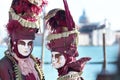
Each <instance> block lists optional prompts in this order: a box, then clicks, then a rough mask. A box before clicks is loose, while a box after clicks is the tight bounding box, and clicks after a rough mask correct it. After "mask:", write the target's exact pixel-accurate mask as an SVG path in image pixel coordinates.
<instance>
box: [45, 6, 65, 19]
mask: <svg viewBox="0 0 120 80" xmlns="http://www.w3.org/2000/svg"><path fill="white" fill-rule="evenodd" d="M60 10H63V9H60V8H56V9H52V10H50V11H49V12H48V13H47V15H46V16H45V17H44V19H46V20H47V19H50V18H51V17H53V16H55V14H56V13H57V12H58V11H60Z"/></svg>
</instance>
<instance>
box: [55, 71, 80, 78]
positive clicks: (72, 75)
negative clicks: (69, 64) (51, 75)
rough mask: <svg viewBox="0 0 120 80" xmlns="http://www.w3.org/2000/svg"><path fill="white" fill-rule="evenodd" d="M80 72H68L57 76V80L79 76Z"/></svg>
mask: <svg viewBox="0 0 120 80" xmlns="http://www.w3.org/2000/svg"><path fill="white" fill-rule="evenodd" d="M81 74H82V72H76V73H70V74H66V75H64V76H61V77H59V78H57V80H69V79H73V80H74V79H76V78H78V77H80V76H81Z"/></svg>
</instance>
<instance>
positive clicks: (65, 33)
mask: <svg viewBox="0 0 120 80" xmlns="http://www.w3.org/2000/svg"><path fill="white" fill-rule="evenodd" d="M74 33H76V34H79V32H78V30H77V29H75V30H72V31H67V32H63V33H59V34H49V35H48V36H47V40H48V41H50V40H54V39H59V38H62V37H68V36H69V35H70V34H74Z"/></svg>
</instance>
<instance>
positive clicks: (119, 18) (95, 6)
mask: <svg viewBox="0 0 120 80" xmlns="http://www.w3.org/2000/svg"><path fill="white" fill-rule="evenodd" d="M11 1H12V0H2V1H1V2H0V33H1V32H2V30H4V29H3V28H4V27H3V25H6V23H7V21H8V10H9V8H10V4H11ZM67 1H68V5H69V9H70V11H71V14H72V16H73V18H74V20H75V22H76V24H77V23H78V20H79V17H80V16H81V14H82V10H83V9H85V10H86V14H87V16H88V18H89V20H90V22H98V21H103V20H104V19H105V18H106V19H107V20H108V21H109V22H110V23H111V29H113V30H118V29H119V30H120V10H119V8H120V0H67ZM53 8H64V7H63V0H48V5H47V6H46V12H48V11H49V10H50V9H53Z"/></svg>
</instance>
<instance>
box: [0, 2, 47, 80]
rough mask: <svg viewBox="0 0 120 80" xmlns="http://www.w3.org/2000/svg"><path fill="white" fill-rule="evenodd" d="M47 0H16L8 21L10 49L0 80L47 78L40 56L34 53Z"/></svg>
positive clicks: (7, 52)
mask: <svg viewBox="0 0 120 80" xmlns="http://www.w3.org/2000/svg"><path fill="white" fill-rule="evenodd" d="M45 4H46V3H45V1H43V0H13V2H12V5H11V8H10V12H9V13H10V18H9V22H8V24H7V31H8V34H9V45H8V50H6V51H5V56H4V57H3V58H2V59H1V60H0V80H45V79H44V74H43V71H42V68H41V63H40V60H39V59H37V58H34V57H33V56H32V50H33V45H34V44H33V40H34V39H35V34H36V33H37V32H38V29H39V28H40V27H39V26H40V25H39V24H38V23H39V17H38V15H39V14H40V13H41V11H42V7H43V6H44V5H45Z"/></svg>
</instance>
